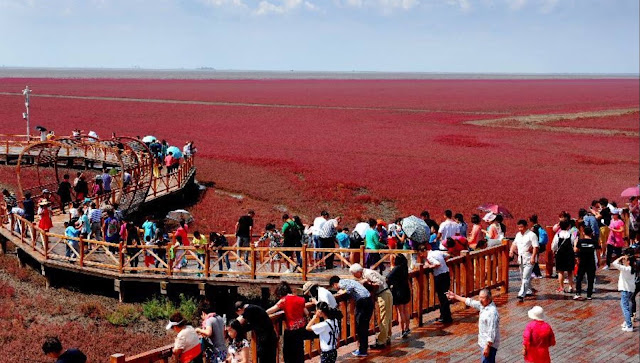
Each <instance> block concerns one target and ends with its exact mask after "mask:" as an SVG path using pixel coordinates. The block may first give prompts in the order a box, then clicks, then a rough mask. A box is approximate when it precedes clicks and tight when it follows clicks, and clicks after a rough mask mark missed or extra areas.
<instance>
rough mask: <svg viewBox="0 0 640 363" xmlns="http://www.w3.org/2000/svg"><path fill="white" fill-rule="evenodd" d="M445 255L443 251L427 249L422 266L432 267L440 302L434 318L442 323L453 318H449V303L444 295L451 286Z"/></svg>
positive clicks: (446, 322) (450, 321) (449, 321)
mask: <svg viewBox="0 0 640 363" xmlns="http://www.w3.org/2000/svg"><path fill="white" fill-rule="evenodd" d="M445 257H446V253H445V252H443V251H429V253H428V254H427V261H426V262H425V263H424V267H425V268H431V269H433V276H434V280H435V285H436V293H437V294H438V301H439V302H440V318H438V319H436V320H437V321H439V322H441V323H443V324H451V323H453V319H452V318H451V309H450V307H449V305H450V303H449V299H447V296H446V295H445V294H446V292H447V291H449V288H450V286H451V276H450V275H449V267H447V262H446V261H445Z"/></svg>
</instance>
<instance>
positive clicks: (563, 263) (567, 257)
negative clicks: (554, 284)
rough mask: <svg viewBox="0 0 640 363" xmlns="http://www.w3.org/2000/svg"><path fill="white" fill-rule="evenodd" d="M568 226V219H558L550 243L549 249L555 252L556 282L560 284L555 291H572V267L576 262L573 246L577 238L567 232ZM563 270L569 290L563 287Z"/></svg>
mask: <svg viewBox="0 0 640 363" xmlns="http://www.w3.org/2000/svg"><path fill="white" fill-rule="evenodd" d="M570 226H571V225H570V224H569V221H567V220H562V221H560V223H559V230H558V232H557V233H556V235H555V236H554V237H553V242H552V243H551V249H552V250H553V252H555V254H556V273H557V274H558V284H559V285H560V286H559V287H558V290H556V291H557V292H565V293H566V292H568V293H571V292H573V269H574V267H575V263H576V260H575V254H574V252H573V248H574V247H575V245H576V242H577V238H576V236H575V235H573V234H572V233H571V232H569V227H570ZM565 272H566V274H567V275H566V276H567V279H568V280H569V290H566V289H565V287H564V278H565Z"/></svg>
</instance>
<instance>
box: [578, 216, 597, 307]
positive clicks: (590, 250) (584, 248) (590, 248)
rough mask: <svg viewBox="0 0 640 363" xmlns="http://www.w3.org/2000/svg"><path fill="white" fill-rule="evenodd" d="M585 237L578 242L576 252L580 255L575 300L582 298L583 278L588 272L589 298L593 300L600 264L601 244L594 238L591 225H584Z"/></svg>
mask: <svg viewBox="0 0 640 363" xmlns="http://www.w3.org/2000/svg"><path fill="white" fill-rule="evenodd" d="M583 234H584V238H581V239H579V240H578V242H577V243H576V247H575V248H574V252H575V253H576V255H577V256H578V274H577V275H576V295H575V296H574V297H573V299H574V300H581V299H582V295H581V294H582V279H583V278H584V275H585V274H587V300H591V294H593V282H594V281H595V279H596V268H597V266H598V257H599V254H598V251H597V250H599V249H600V244H599V243H598V239H597V238H593V230H592V229H591V227H584V230H583Z"/></svg>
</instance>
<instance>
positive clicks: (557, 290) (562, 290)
mask: <svg viewBox="0 0 640 363" xmlns="http://www.w3.org/2000/svg"><path fill="white" fill-rule="evenodd" d="M556 292H565V291H564V289H563V288H561V287H559V288H557V289H556Z"/></svg>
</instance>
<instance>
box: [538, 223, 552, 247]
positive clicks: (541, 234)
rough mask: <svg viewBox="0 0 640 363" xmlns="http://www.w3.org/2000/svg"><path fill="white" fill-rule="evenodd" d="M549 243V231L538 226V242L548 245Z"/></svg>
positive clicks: (541, 244)
mask: <svg viewBox="0 0 640 363" xmlns="http://www.w3.org/2000/svg"><path fill="white" fill-rule="evenodd" d="M547 243H549V235H548V234H547V231H546V230H545V229H544V228H542V227H540V226H538V244H539V245H540V246H546V245H547Z"/></svg>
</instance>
